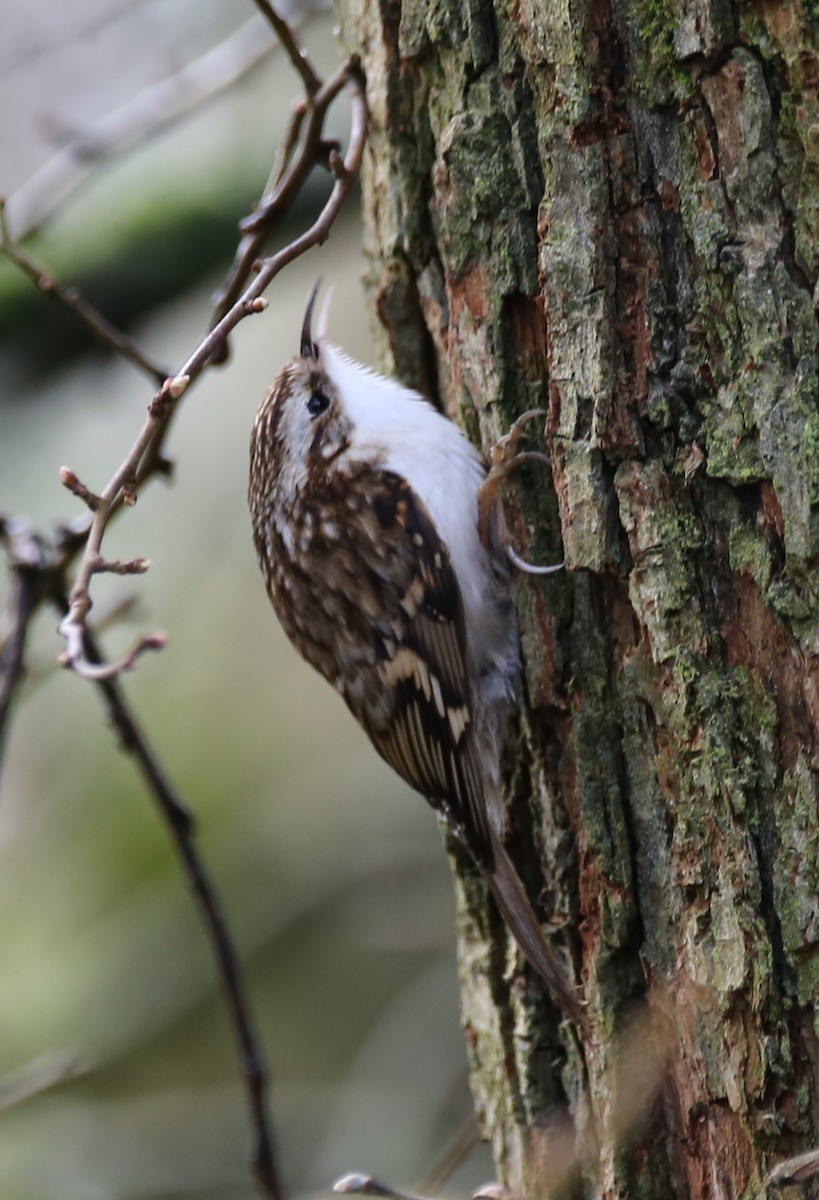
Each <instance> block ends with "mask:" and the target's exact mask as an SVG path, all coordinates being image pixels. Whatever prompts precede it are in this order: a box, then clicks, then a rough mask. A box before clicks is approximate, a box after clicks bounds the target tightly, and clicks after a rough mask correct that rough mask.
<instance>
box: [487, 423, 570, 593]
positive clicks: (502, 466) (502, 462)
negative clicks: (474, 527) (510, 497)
mask: <svg viewBox="0 0 819 1200" xmlns="http://www.w3.org/2000/svg"><path fill="white" fill-rule="evenodd" d="M545 416H546V412H545V410H544V409H542V408H530V409H529V410H528V412H525V413H523V414H522V415H521V416H519V417H518V419H517V420H516V421H515V423H514V425H513V426H512V428H511V429H510V430H509V432H508V433H505V434H504V435H503V437H502V438H499V439H498V441H497V442H496V443H495V445H494V446H493V447H492V449H491V450H490V452H489V471H488V473H487V476H486V479H485V480H484V481H483V483H482V485H481V487H480V490H479V492H478V530H479V532H480V536H481V541H482V542H483V543H484V545H485V546H488V545H489V544H490V542H491V540H492V523H493V517H494V514H495V513H496V511H497V508H496V506H497V503H498V498H499V495H500V489H501V486H502V484H503V483H504V482H505V480H506V477H507V475H509V473H510V472H511V471H513V470H514V469H515V467H518V466H520V464H521V463H522V462H544V463H546V465H547V466H550V465H551V464H550V463H549V460H548V458H547V457H546V455H545V454H541V453H540V452H539V451H537V450H523V451H518V445H519V443H520V439H521V437H522V436H523V431H524V426H525V425H526V424H527V422H529V421H531V420H532V419H533V418H534V417H545ZM505 552H506V555H507V557H508V559H509V561H510V562H511V563H512V564H513V566H515V567H517V569H518V570H519V571H525V572H526V574H528V575H551V574H553V573H554V572H555V571H561V570H562V569H563V563H562V562H559V563H555V564H554V565H553V566H549V567H541V566H538V565H536V564H535V563H529V562H526V560H525V559H523V558H521V557H520V555H519V554H518V553H517V551H516V550H515V549H514V547H513V546H510V545H509V544H508V543H507V545H506V547H505Z"/></svg>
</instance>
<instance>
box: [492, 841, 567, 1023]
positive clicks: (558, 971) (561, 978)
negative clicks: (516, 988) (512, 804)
mask: <svg viewBox="0 0 819 1200" xmlns="http://www.w3.org/2000/svg"><path fill="white" fill-rule="evenodd" d="M491 841H492V865H491V867H484V868H483V870H484V873H485V877H486V881H487V883H488V884H489V887H490V889H491V892H492V895H493V896H494V897H495V901H496V903H497V905H498V908H499V909H500V912H501V916H502V917H503V919H504V921H505V922H506V924H507V926H508V928H509V931H510V933H511V934H512V936H513V937H514V939H515V941H516V942H517V944H518V945H519V946H520V948H521V950H522V951H523V953H524V955H525V956H526V959H527V960H528V962H529V963H530V964H531V966H532V967H534V969H535V970H536V971H537V973H538V975H540V977H541V979H542V980H543V982H544V983H545V984H546V987H547V988H548V990H549V994H550V996H551V997H552V999H553V1000H554V1002H555V1004H557V1005H558V1007H559V1008H560V1009H561V1010H562V1011H563V1012H564V1013H565V1015H566V1016H567V1017H569V1018H570V1020H572V1021H573V1022H574V1024H575V1025H577V1026H579V1027H581V1028H582V1027H583V1025H585V1022H586V1010H585V1005H584V1003H583V1001H582V999H581V998H580V995H579V994H578V991H577V989H576V988H575V987H574V985H573V984H571V983H570V982H569V980H568V979H567V978H566V975H565V973H564V971H563V968H562V967H561V966H560V964H559V963H558V961H557V959H556V958H555V956H554V954H553V953H552V951H551V949H550V948H549V946H548V945H547V944H546V941H545V939H544V937H543V931H542V930H541V928H540V923H539V921H538V919H537V917H536V915H535V911H534V909H533V908H532V905H531V904H530V903H529V897H528V896H527V895H526V892H525V891H524V888H523V884H522V883H521V880H520V876H519V875H518V873H517V871H516V870H515V867H514V864H513V863H512V860H511V859H510V857H509V855H508V854H507V853H506V851H505V849H504V848H503V845H502V844H501V841H500V838H499V837H498V835H497V834H496V833H495V831H494V830H492V831H491Z"/></svg>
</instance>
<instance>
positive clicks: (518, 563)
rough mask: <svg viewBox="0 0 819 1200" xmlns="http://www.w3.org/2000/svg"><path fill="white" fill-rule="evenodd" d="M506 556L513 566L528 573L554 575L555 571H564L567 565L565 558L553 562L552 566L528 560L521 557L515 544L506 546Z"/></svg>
mask: <svg viewBox="0 0 819 1200" xmlns="http://www.w3.org/2000/svg"><path fill="white" fill-rule="evenodd" d="M506 557H507V558H508V559H509V561H510V563H512V565H513V566H515V567H517V569H518V570H519V571H523V572H524V573H525V574H526V575H554V573H555V571H562V570H563V568H564V567H565V566H566V563H565V560H564V561H563V562H559V563H553V564H552V566H550V567H541V566H538V564H537V563H530V562H527V561H526V559H525V558H521V557H520V555H519V554H518V552H517V550H515V548H514V547H513V546H507V547H506Z"/></svg>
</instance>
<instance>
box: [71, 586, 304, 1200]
mask: <svg viewBox="0 0 819 1200" xmlns="http://www.w3.org/2000/svg"><path fill="white" fill-rule="evenodd" d="M53 599H54V603H55V605H56V607H57V609H58V610H59V611H60V612H61V613H62V612H64V611H65V609H66V607H67V604H68V599H67V597H66V595H65V593H64V592H61V591H60V589H59V588H56V589H55V590H54V593H53ZM84 640H85V645H84V652H83V653H84V658H85V659H86V660H87V662H88V663H89V664H92V665H96V666H97V667H99V668H100V671H101V674H100V675H99V676H98V677H97V679H96V682H97V685H98V687H99V689H100V691H101V692H102V695H103V697H104V700H105V704H106V707H107V709H108V714H109V716H110V719H111V723H112V724H113V726H114V728H115V729H116V731H117V733H118V734H119V737H120V741H121V744H122V747H123V749H124V750H125V751H126V752H127V753H128V754H130V755H131V757H132V758H133V759H134V761H135V763H136V765H137V767H138V769H139V771H140V773H141V774H142V776H143V779H144V780H145V783H146V785H147V787H148V791H149V792H150V794H151V796H152V797H153V799H154V801H155V803H156V806H157V808H158V810H159V813H160V815H161V816H162V819H163V820H164V822H165V825H166V827H167V829H168V832H169V834H170V836H171V840H172V842H173V844H174V848H175V850H176V852H177V855H178V856H179V859H180V862H181V864H182V869H183V871H184V873H185V878H186V880H187V883H188V886H189V888H190V890H191V892H192V894H193V898H194V901H195V904H196V908H197V911H198V913H199V917H200V919H201V921H202V924H203V926H204V929H205V933H206V935H207V938H208V941H209V942H210V946H211V951H212V953H213V956H214V960H215V963H216V967H217V971H218V976H219V980H220V983H221V986H222V991H223V993H224V996H225V1001H226V1003H227V1008H228V1014H229V1017H230V1022H231V1026H232V1029H233V1034H234V1038H235V1040H236V1047H237V1051H238V1057H239V1066H240V1070H241V1075H242V1078H243V1080H244V1086H245V1092H246V1096H247V1102H248V1107H249V1109H250V1115H251V1123H252V1128H253V1136H254V1141H255V1146H254V1152H253V1171H254V1175H255V1177H256V1181H257V1183H258V1185H259V1188H260V1190H261V1192H262V1194H263V1195H264V1196H268V1197H270V1198H271V1200H281V1198H282V1195H283V1193H282V1189H281V1184H280V1181H279V1171H278V1166H277V1162H276V1154H275V1144H274V1139H273V1134H272V1130H271V1127H270V1119H269V1116H268V1087H269V1072H268V1068H267V1063H266V1060H265V1055H264V1050H263V1049H262V1045H261V1042H260V1040H259V1037H258V1035H257V1033H256V1027H255V1026H256V1023H255V1020H254V1018H253V1013H252V1007H251V1003H250V999H249V996H248V992H247V987H246V984H245V981H244V976H243V973H242V967H241V963H240V960H239V955H238V953H237V950H236V947H235V945H234V943H233V938H232V936H231V933H230V930H229V928H228V925H227V922H226V920H225V916H224V913H223V912H222V905H221V901H220V899H219V895H218V892H217V889H216V886H215V884H214V882H213V880H212V879H211V877H210V875H209V873H208V871H207V869H206V867H205V865H204V862H203V861H202V859H201V857H200V855H199V852H198V851H197V848H196V845H195V842H194V834H195V825H194V819H193V816H192V814H191V811H190V809H189V808H188V806H187V805H186V804H185V803H184V801H183V800H182V799H181V798H180V797H179V795H178V794H177V792H176V790H175V789H174V787H173V785H172V784H171V782H170V780H169V779H168V777H167V775H166V774H165V772H164V770H163V768H162V766H161V764H160V762H159V760H158V758H157V757H156V754H155V752H154V751H153V749H152V748H151V745H150V743H149V741H148V738H147V736H146V734H145V732H144V730H143V729H142V728H141V727H140V725H139V723H138V721H137V719H136V717H135V716H134V713H133V712H132V710H131V708H130V705H129V704H128V702H127V700H126V698H125V694H124V691H123V688H122V685H121V684H120V682H119V680H117V679H116V678H113V677H112V676H111V675H110V674H109V673H108V672H107V671H106V665H107V664H106V663H105V661H104V659H103V656H102V654H101V653H100V649H99V646H98V645H97V643H96V640H95V638H94V636H93V634H91V633H90V632H89V631H88V630H86V631H85V634H84Z"/></svg>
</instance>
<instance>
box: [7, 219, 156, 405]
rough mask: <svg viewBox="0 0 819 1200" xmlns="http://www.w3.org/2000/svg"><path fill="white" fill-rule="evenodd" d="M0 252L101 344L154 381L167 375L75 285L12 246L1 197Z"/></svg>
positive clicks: (17, 247)
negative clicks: (65, 282)
mask: <svg viewBox="0 0 819 1200" xmlns="http://www.w3.org/2000/svg"><path fill="white" fill-rule="evenodd" d="M0 254H3V255H4V256H5V257H6V258H7V259H8V260H9V262H12V263H14V265H15V266H16V267H18V268H19V269H20V270H21V271H22V272H23V274H24V275H27V276H28V277H29V279H31V280H32V282H33V283H34V284H35V285H36V286H37V288H38V289H39V290H40V291H41V292H42V293H43V295H45V296H50V297H51V298H52V299H53V300H56V301H58V303H60V304H62V305H63V306H64V307H65V308H67V309H69V310H70V311H71V312H73V313H74V315H75V316H76V317H77V318H78V319H79V320H80V321H81V322H82V323H83V325H85V327H86V329H88V330H89V331H90V333H91V335H92V336H93V337H94V338H95V339H96V340H97V341H98V342H101V343H102V345H104V346H108V347H110V349H111V350H113V351H114V353H115V354H118V355H119V356H120V358H124V359H125V360H126V361H127V362H130V363H133V365H134V366H135V367H138V368H139V370H140V371H144V372H145V373H146V374H147V375H150V377H151V378H152V379H153V380H155V381H156V382H158V383H161V382H162V380H163V379H164V378H165V377H166V376H167V374H168V372H167V371H166V369H165V368H164V367H162V366H161V365H160V364H159V363H157V362H156V361H154V360H153V359H152V358H150V357H149V356H148V355H147V354H146V353H145V352H144V351H143V350H141V349H140V348H139V346H138V345H137V344H136V342H135V341H134V340H133V338H130V337H128V335H127V334H125V333H122V331H121V330H119V329H117V327H116V326H115V325H112V324H111V322H110V321H109V320H108V318H107V317H105V316H103V314H102V313H101V312H100V311H99V309H97V308H95V307H94V305H93V304H89V302H88V301H87V300H86V299H85V297H84V296H83V295H82V293H81V292H79V291H78V290H77V288H74V287H63V286H62V285H61V284H59V283H58V282H57V281H56V279H54V278H53V277H52V276H51V275H49V274H48V273H47V272H46V271H44V270H43V268H42V267H40V266H38V264H37V263H35V262H34V260H33V259H32V258H30V257H29V256H28V254H26V253H25V252H24V251H22V250H21V249H20V248H19V246H17V245H15V243H14V242H13V241H12V239H11V235H10V234H9V230H8V224H7V221H6V202H5V201H4V200H0Z"/></svg>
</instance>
